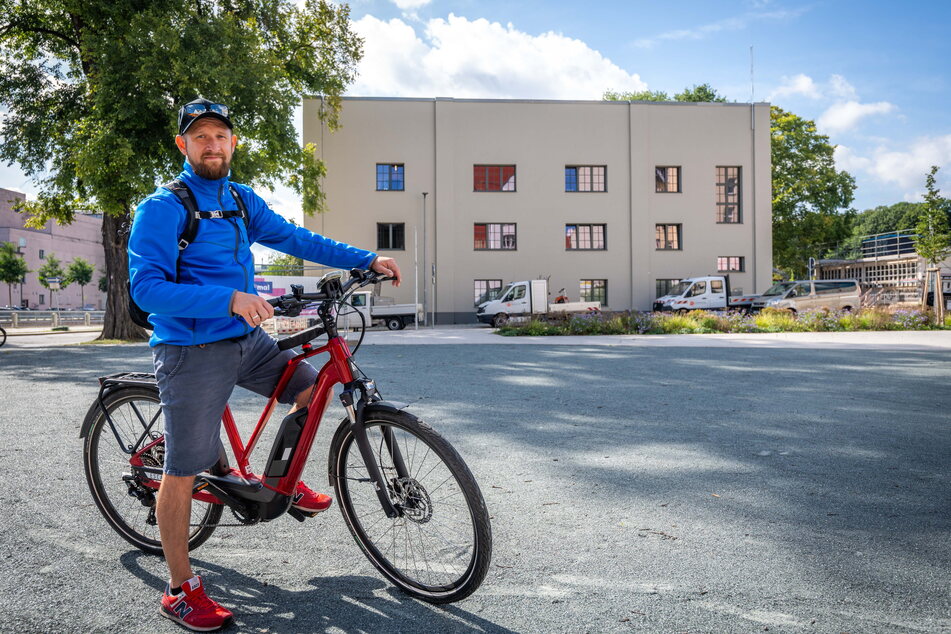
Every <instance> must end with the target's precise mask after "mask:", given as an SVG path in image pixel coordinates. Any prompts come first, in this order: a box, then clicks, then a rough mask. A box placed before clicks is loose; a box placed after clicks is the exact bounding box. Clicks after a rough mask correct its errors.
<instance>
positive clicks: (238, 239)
mask: <svg viewBox="0 0 951 634" xmlns="http://www.w3.org/2000/svg"><path fill="white" fill-rule="evenodd" d="M228 221H229V222H230V223H231V226H232V227H234V263H235V264H237V265H238V266H240V267H241V273H242V275H244V287H243V288H244V292H245V293H247V292H248V270H247V269H246V268H244V266H243V265H242V264H241V262H239V261H238V247H240V246H241V229H239V228H238V223H237V222H236V221H235V219H234V218H229V219H228ZM245 327H246V328H247V329H248V332H251V326H250V325H248V326H245Z"/></svg>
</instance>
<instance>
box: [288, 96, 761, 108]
mask: <svg viewBox="0 0 951 634" xmlns="http://www.w3.org/2000/svg"><path fill="white" fill-rule="evenodd" d="M322 98H323V96H322V95H304V99H322ZM341 99H342V100H343V101H411V102H412V101H419V102H432V101H455V102H459V103H544V104H579V105H580V104H610V105H618V104H625V105H626V104H638V105H651V106H734V107H735V106H743V107H747V108H748V107H749V106H750V103H749V102H748V101H747V102H730V101H727V102H723V101H615V100H610V99H476V98H468V97H467V98H459V97H357V96H347V97H341ZM752 105H754V106H768V105H770V104H769V102H767V101H756V102H754V103H753V104H752Z"/></svg>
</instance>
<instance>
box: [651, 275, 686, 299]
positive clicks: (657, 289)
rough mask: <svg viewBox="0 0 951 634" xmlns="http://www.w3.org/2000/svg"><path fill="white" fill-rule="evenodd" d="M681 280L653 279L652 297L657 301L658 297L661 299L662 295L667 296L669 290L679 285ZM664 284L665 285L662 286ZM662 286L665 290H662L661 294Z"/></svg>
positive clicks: (672, 278) (669, 278)
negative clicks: (653, 293)
mask: <svg viewBox="0 0 951 634" xmlns="http://www.w3.org/2000/svg"><path fill="white" fill-rule="evenodd" d="M681 280H682V278H674V277H659V278H655V279H654V292H655V293H656V295H654V299H657V298H658V297H663V296H664V295H669V294H670V289H672V288H673V287H675V286H677V285H678V284H680V282H681ZM665 282H666V284H664V283H665ZM664 286H666V288H664V289H663V292H661V288H662V287H664Z"/></svg>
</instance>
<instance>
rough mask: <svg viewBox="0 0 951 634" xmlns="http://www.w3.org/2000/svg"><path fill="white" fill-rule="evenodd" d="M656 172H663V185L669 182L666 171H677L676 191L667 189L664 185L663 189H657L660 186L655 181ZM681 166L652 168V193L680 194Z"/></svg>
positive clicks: (681, 183) (681, 181) (681, 187)
mask: <svg viewBox="0 0 951 634" xmlns="http://www.w3.org/2000/svg"><path fill="white" fill-rule="evenodd" d="M657 170H664V181H663V182H664V183H665V184H666V183H669V182H670V180H669V179H670V175H669V172H667V170H677V171H676V174H677V177H676V181H677V189H668V188H667V186H666V185H665V187H664V189H657V187H658V185H659V184H660V183H659V182H658V180H657ZM683 182H684V181H683V166H682V165H655V166H654V193H655V194H682V193H683V191H684V190H683Z"/></svg>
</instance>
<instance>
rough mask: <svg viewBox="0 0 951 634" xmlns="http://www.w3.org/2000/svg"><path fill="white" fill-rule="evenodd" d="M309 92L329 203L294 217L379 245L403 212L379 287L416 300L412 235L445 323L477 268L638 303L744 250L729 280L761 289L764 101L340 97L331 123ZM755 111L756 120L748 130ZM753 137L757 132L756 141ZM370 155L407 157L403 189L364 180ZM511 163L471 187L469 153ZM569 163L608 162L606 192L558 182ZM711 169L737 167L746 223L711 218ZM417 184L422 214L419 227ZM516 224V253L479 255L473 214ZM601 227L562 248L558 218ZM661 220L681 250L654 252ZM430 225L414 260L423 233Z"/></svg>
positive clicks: (766, 186) (374, 159) (309, 138)
mask: <svg viewBox="0 0 951 634" xmlns="http://www.w3.org/2000/svg"><path fill="white" fill-rule="evenodd" d="M320 107H321V101H320V100H319V99H308V100H305V102H304V141H305V142H314V143H316V144H317V145H318V155H319V156H320V158H322V159H323V160H324V161H325V162H326V164H327V170H328V172H327V178H326V179H325V182H324V188H325V191H326V193H327V203H328V207H329V211H328V212H327V213H325V214H322V215H320V216H318V217H316V218H308V219H305V225H306V226H308V227H309V228H311V229H312V230H314V231H317V232H318V233H323V234H325V235H328V236H330V237H332V238H335V239H337V240H343V241H345V242H350V243H352V244H356V245H359V246H363V247H365V248H370V249H376V246H377V242H376V223H378V222H403V223H405V229H406V249H405V250H403V251H399V252H395V253H394V252H391V253H388V255H393V256H394V257H396V258H397V259H398V261H399V263H400V265H401V267H402V269H403V271H404V273H405V276H404V279H405V280H406V283H405V284H404V285H403V287H402V288H400V289H399V290H397V291H395V292H393V291H390V290H387V291H386V292H387V294H391V295H394V296H395V297H396V299H397V301H400V302H410V301H413V295H414V283H413V272H414V268H416V267H414V253H413V245H414V238H413V236H414V231H416V232H417V233H418V244H419V249H418V261H419V266H418V269H419V271H420V273H419V285H420V287H419V288H420V291H419V297H420V301H423V295H424V292H423V290H422V289H423V287H424V286H425V287H426V292H425V294H426V298H425V299H426V302H425V304H426V308H427V311H431V310H432V309H433V297H432V295H433V293H432V291H431V290H430V284H429V282H430V281H431V280H430V278H429V276H428V275H424V274H423V273H422V271H423V270H425V271H427V272H428V271H429V268H428V267H430V266H431V265H432V264H433V263H435V264H436V267H437V284H436V288H435V295H436V304H435V308H436V312H437V316H439V317H441V318H440V319H439V320H438V321H439V322H440V323H443V322H446V321H449V322H452V321H456V322H458V321H473V320H474V309H473V307H472V298H473V280H475V279H502V280H504V281H505V282H510V281H517V280H521V279H529V278H537V277H550V289H551V290H552V291H553V292H554V291H557V290H558V289H559V288H561V287H565V288H566V289H567V294H568V296H569V297H570V298H571V299H572V300H577V299H578V296H579V280H581V279H606V280H608V308H609V309H613V310H626V309H631V308H634V309H642V310H643V309H648V308H649V307H650V304H651V301H652V300H653V299H654V296H655V293H654V291H655V280H657V279H670V278H674V279H676V278H683V277H688V276H691V275H701V274H709V273H712V272H715V270H716V268H717V267H716V258H717V257H718V256H742V257H744V258H745V271H743V272H740V273H732V274H731V279H732V281H733V284H734V286H738V287H742V289H743V290H744V291H746V292H750V291H754V290H755V291H762V290H765V288H766V287H767V286H768V285H769V281H770V273H771V270H772V257H771V252H772V246H771V234H772V231H771V221H770V218H771V208H770V163H769V106H768V104H756V106H755V108H754V109H752V110H753V112H755V122H754V121H752V117H751V108H750V106H749V105H748V104H746V105H743V104H679V103H677V104H674V103H664V104H658V103H628V102H602V101H596V102H578V101H509V100H504V101H500V100H453V99H435V100H433V99H373V98H348V99H345V100H344V102H343V110H342V112H341V117H340V122H341V124H342V126H341V128H340V129H338V130H336V131H335V132H330V131H329V130H328V129H327V128H326V126H325V125H323V124H322V122H321V120H320V118H319V116H318V115H319V109H320ZM753 123H755V132H754V131H753V130H751V128H752V125H751V124H753ZM754 138H755V144H754V142H753V141H754ZM377 163H402V164H404V165H405V190H404V191H375V178H376V170H375V166H376V164H377ZM477 164H505V165H516V183H517V185H516V191H515V192H511V193H510V192H476V191H473V174H472V172H473V165H477ZM568 165H605V166H606V167H607V191H605V192H566V191H565V177H564V170H565V167H566V166H568ZM668 165H669V166H681V168H682V170H681V175H682V183H683V186H682V193H677V194H659V193H656V192H655V191H654V189H655V183H654V168H655V166H668ZM717 166H739V167H741V170H742V177H741V187H742V198H741V205H742V222H741V223H737V224H718V223H717V222H716V206H715V203H714V192H715V187H714V184H715V182H716V181H715V174H716V167H717ZM423 192H427V193H428V196H427V197H426V223H425V226H424V225H423V196H422V194H423ZM482 222H487V223H495V222H499V223H515V224H517V249H516V250H512V251H508V250H492V251H477V250H475V249H474V248H473V224H474V223H482ZM574 223H591V224H597V223H604V224H606V225H607V249H606V250H599V251H577V250H566V248H565V225H566V224H574ZM656 223H679V224H682V225H683V248H682V250H680V251H658V250H657V249H656V248H655V242H654V233H655V224H656ZM424 230H425V235H426V240H425V250H426V257H425V262H424V259H423V249H424V246H423V245H424V243H423V234H424Z"/></svg>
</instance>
